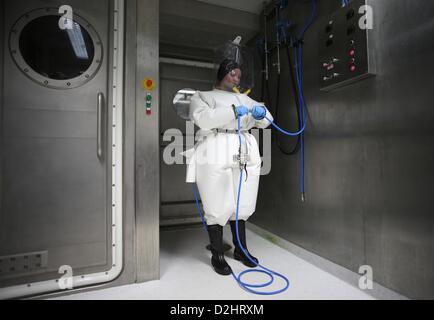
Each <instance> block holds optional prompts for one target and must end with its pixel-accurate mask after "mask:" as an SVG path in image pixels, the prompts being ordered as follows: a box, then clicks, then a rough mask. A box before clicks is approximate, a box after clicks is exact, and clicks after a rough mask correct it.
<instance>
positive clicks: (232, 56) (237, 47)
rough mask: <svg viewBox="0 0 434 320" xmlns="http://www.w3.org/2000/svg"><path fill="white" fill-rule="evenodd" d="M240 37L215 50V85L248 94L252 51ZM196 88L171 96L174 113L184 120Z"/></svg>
mask: <svg viewBox="0 0 434 320" xmlns="http://www.w3.org/2000/svg"><path fill="white" fill-rule="evenodd" d="M240 43H241V37H237V38H236V39H235V40H234V41H228V42H226V43H225V44H224V45H222V46H221V47H219V48H217V49H216V50H215V56H214V69H215V73H214V74H215V75H216V85H217V87H221V86H222V85H223V84H224V87H225V88H224V89H225V90H228V91H233V92H236V93H244V94H249V93H250V91H251V90H252V89H253V87H254V85H255V83H254V72H255V68H254V51H253V50H252V49H250V48H248V47H245V46H242V45H241V44H240ZM195 93H196V89H182V90H179V91H178V92H177V93H176V95H175V97H174V98H173V108H174V110H175V112H176V114H177V115H178V116H179V117H180V118H181V119H184V120H189V109H190V101H191V97H192V96H193V95H194V94H195Z"/></svg>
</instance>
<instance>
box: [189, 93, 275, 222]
mask: <svg viewBox="0 0 434 320" xmlns="http://www.w3.org/2000/svg"><path fill="white" fill-rule="evenodd" d="M232 105H235V106H240V105H244V106H246V107H247V108H248V109H249V110H251V109H252V108H253V106H255V105H262V104H261V103H258V102H256V101H255V100H253V99H251V98H249V97H248V96H247V95H243V94H236V93H231V92H227V91H222V90H219V89H214V90H213V91H208V92H196V94H195V95H194V96H193V97H192V99H191V104H190V119H191V120H192V121H193V122H194V123H195V124H196V125H197V126H198V127H199V128H200V129H201V130H199V131H198V133H197V140H198V142H197V144H196V146H195V150H194V153H193V154H192V155H191V156H190V159H189V164H188V168H187V179H186V182H187V183H194V182H196V183H197V186H198V189H199V193H200V196H201V199H202V204H203V208H204V211H205V220H206V222H207V224H208V225H214V224H218V225H221V226H224V225H225V224H226V223H227V222H228V220H231V221H234V220H235V218H236V206H237V195H238V186H239V181H240V167H239V163H238V162H236V161H235V160H234V155H238V154H239V146H240V141H239V136H238V134H237V133H220V132H217V130H215V129H226V130H236V129H237V128H238V120H237V119H236V117H235V113H234V110H233V108H232ZM267 117H268V118H269V119H270V120H273V118H272V116H271V114H270V112H269V111H268V110H267ZM269 125H270V122H269V121H268V120H266V119H263V120H261V121H257V120H255V119H254V118H253V116H252V115H251V113H249V114H248V115H245V116H243V117H241V130H246V131H247V130H250V129H252V128H253V127H256V128H266V127H268V126H269ZM242 150H243V152H244V153H247V154H248V155H249V157H250V159H249V160H248V163H247V166H246V171H247V176H246V171H244V175H243V181H242V186H241V199H240V209H239V216H238V218H239V219H240V220H244V221H246V220H247V219H248V218H249V217H250V216H251V215H252V214H253V213H254V212H255V210H256V199H257V195H258V187H259V178H260V171H261V162H262V161H261V157H260V154H259V148H258V143H257V141H256V139H255V137H254V136H253V135H251V134H250V133H248V132H243V133H242ZM246 179H247V180H246Z"/></svg>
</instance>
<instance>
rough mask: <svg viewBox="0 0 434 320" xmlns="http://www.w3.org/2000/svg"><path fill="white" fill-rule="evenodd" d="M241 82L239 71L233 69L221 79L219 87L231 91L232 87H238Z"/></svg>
mask: <svg viewBox="0 0 434 320" xmlns="http://www.w3.org/2000/svg"><path fill="white" fill-rule="evenodd" d="M240 81H241V70H240V69H234V70H232V71H231V72H229V73H228V74H227V75H226V77H224V78H223V80H222V82H221V83H220V86H221V87H222V88H223V89H225V90H227V91H231V92H232V89H233V88H234V87H238V86H239V85H240Z"/></svg>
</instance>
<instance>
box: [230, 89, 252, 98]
mask: <svg viewBox="0 0 434 320" xmlns="http://www.w3.org/2000/svg"><path fill="white" fill-rule="evenodd" d="M232 90H233V91H234V92H235V93H238V94H241V92H240V90H239V89H238V88H237V87H233V88H232ZM250 93H252V89H248V90H247V91H245V92H243V94H245V95H246V96H248V95H249V94H250Z"/></svg>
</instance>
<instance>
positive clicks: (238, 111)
mask: <svg viewBox="0 0 434 320" xmlns="http://www.w3.org/2000/svg"><path fill="white" fill-rule="evenodd" d="M233 108H234V112H235V115H236V116H237V118H238V117H242V116H245V115H246V114H248V113H249V109H248V108H247V107H246V106H238V107H235V106H233Z"/></svg>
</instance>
